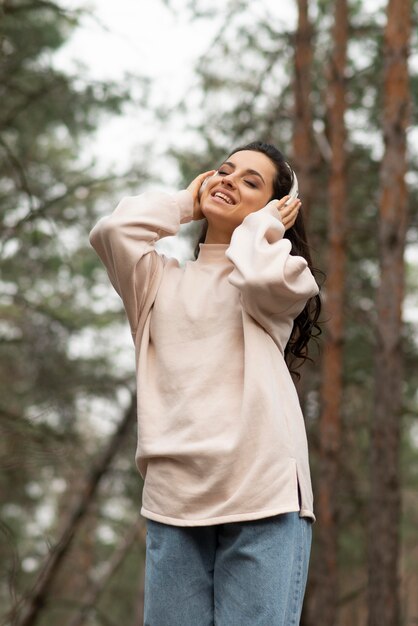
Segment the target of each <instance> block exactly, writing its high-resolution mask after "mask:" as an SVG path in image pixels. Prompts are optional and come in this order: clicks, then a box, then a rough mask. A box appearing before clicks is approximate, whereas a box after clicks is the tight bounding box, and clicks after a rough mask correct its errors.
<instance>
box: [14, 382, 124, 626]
mask: <svg viewBox="0 0 418 626" xmlns="http://www.w3.org/2000/svg"><path fill="white" fill-rule="evenodd" d="M135 420H136V395H135V394H132V399H131V403H130V405H129V407H128V409H127V410H126V413H125V415H124V417H123V419H122V421H121V422H120V424H119V426H118V428H117V430H116V432H115V434H114V435H113V436H112V438H111V440H110V441H109V443H108V445H107V447H106V448H105V450H103V452H102V454H101V455H100V457H99V459H98V461H97V463H95V464H94V466H93V468H92V469H91V470H90V472H89V475H88V476H87V478H86V482H85V487H84V490H83V491H82V492H81V494H80V496H79V499H78V501H77V502H76V503H75V504H74V507H73V508H72V509H71V510H70V511H69V514H68V518H67V520H66V522H65V524H64V528H63V530H62V533H61V537H60V539H59V540H58V542H57V544H56V545H55V547H54V548H53V549H52V550H51V552H50V555H49V556H48V559H47V561H46V562H45V564H44V567H43V569H42V570H41V572H40V574H39V576H38V579H37V581H36V583H35V585H34V588H33V589H32V590H31V592H30V593H29V594H28V599H27V600H26V602H25V604H24V606H23V609H22V611H21V614H20V616H19V618H18V619H17V620H16V621H13V623H14V624H17V626H33V625H34V624H35V623H36V622H37V620H38V618H39V617H40V614H41V612H42V610H43V609H44V607H45V605H46V603H47V601H48V598H49V595H50V591H51V587H52V585H53V582H54V579H55V577H56V576H57V575H58V573H59V572H60V570H61V567H62V565H63V563H64V562H65V557H66V555H67V553H68V551H69V548H70V546H71V543H72V540H73V537H74V535H75V533H76V532H77V530H78V528H79V526H80V523H81V522H82V520H83V519H84V517H85V515H86V513H87V512H88V510H89V505H90V503H91V502H92V500H93V498H94V496H95V494H96V492H97V488H98V486H99V484H100V481H101V480H102V478H103V476H104V474H105V472H106V471H107V470H108V469H109V466H110V464H111V462H112V461H113V459H114V457H115V455H116V453H117V451H118V450H119V448H120V445H121V443H122V441H123V439H124V437H125V435H126V433H127V432H128V431H129V429H130V427H131V426H132V424H134V423H135Z"/></svg>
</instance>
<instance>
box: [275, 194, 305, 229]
mask: <svg viewBox="0 0 418 626" xmlns="http://www.w3.org/2000/svg"><path fill="white" fill-rule="evenodd" d="M288 200H289V196H284V197H283V198H281V200H279V201H278V204H277V209H278V211H279V213H280V219H281V221H282V224H283V226H284V227H285V229H286V230H289V228H292V226H293V225H294V223H295V222H296V218H297V216H298V213H299V209H300V207H301V206H302V202H301V200H299V198H295V199H294V200H292V201H291V202H289V204H287V205H286V202H287V201H288Z"/></svg>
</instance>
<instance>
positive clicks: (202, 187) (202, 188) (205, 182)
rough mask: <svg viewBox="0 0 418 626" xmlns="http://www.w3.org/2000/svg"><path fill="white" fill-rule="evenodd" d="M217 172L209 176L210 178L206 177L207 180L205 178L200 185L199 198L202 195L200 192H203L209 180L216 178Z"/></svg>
mask: <svg viewBox="0 0 418 626" xmlns="http://www.w3.org/2000/svg"><path fill="white" fill-rule="evenodd" d="M217 173H218V172H217V171H216V172H215V173H214V174H211V175H210V176H208V177H207V178H205V180H204V181H203V183H202V184H201V185H200V189H199V198H200V196H201V194H202V191H203V190H204V188H205V187H206V185H207V184H208V181H209V178H212V176H216V174H217Z"/></svg>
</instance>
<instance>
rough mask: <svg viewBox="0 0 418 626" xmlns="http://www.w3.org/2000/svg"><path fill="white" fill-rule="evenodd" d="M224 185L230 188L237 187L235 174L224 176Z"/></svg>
mask: <svg viewBox="0 0 418 626" xmlns="http://www.w3.org/2000/svg"><path fill="white" fill-rule="evenodd" d="M222 183H223V184H226V185H227V186H229V187H235V183H234V178H233V173H231V174H225V175H224V176H222Z"/></svg>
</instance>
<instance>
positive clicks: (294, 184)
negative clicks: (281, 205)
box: [285, 162, 299, 206]
mask: <svg viewBox="0 0 418 626" xmlns="http://www.w3.org/2000/svg"><path fill="white" fill-rule="evenodd" d="M286 165H287V167H288V168H289V170H290V172H291V174H292V186H291V188H290V191H289V193H288V194H287V195H288V196H290V198H289V200H287V202H285V206H287V205H288V204H290V203H291V202H292V200H296V198H297V197H298V195H299V183H298V178H297V176H296V173H295V171H294V170H293V169H292V168H291V167H290V165H289V163H287V162H286Z"/></svg>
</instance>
